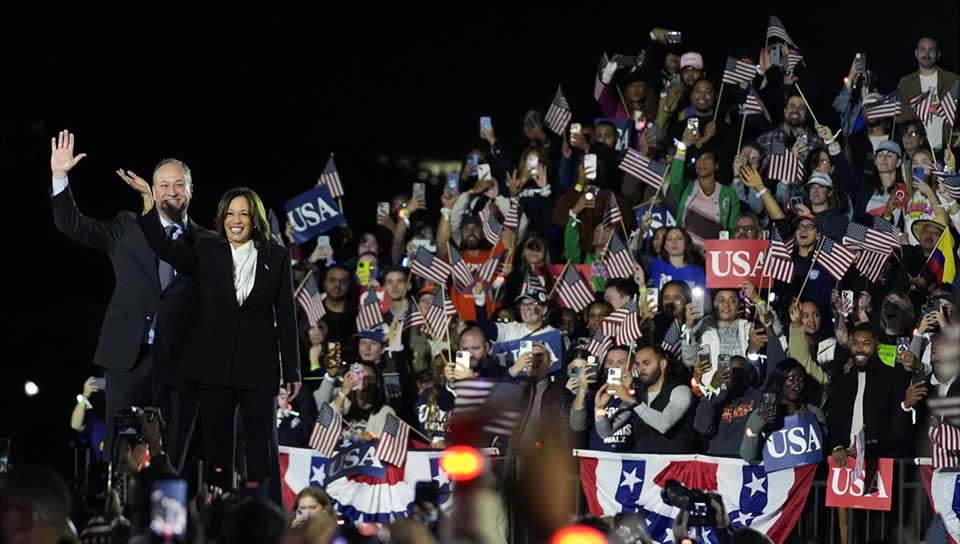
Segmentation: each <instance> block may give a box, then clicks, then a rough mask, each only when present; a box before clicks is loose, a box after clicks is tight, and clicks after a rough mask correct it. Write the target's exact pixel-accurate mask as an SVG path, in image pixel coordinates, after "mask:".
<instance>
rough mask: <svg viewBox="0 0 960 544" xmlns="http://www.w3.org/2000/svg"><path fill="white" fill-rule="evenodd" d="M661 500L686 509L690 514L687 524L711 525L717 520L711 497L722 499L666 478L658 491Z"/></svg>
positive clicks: (714, 494)
mask: <svg viewBox="0 0 960 544" xmlns="http://www.w3.org/2000/svg"><path fill="white" fill-rule="evenodd" d="M660 496H661V497H662V498H663V502H665V503H667V504H669V505H670V506H673V507H675V508H679V509H680V510H686V511H687V513H688V514H689V515H690V519H689V521H687V525H690V526H694V525H706V526H712V525H715V524H716V522H717V511H716V509H715V508H714V507H713V505H712V504H711V503H710V501H711V499H712V500H716V501H717V502H718V503H720V501H721V500H722V499H721V498H720V496H719V495H717V494H716V493H707V492H706V491H701V490H699V489H688V488H687V487H686V486H684V485H683V484H682V483H680V482H678V481H676V480H667V483H666V484H665V485H664V486H663V491H661V492H660Z"/></svg>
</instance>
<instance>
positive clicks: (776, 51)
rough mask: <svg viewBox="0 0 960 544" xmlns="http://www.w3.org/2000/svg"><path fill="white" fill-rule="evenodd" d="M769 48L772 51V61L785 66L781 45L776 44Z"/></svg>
mask: <svg viewBox="0 0 960 544" xmlns="http://www.w3.org/2000/svg"><path fill="white" fill-rule="evenodd" d="M767 50H768V51H769V52H770V63H771V64H773V65H774V66H783V55H782V54H781V52H780V46H779V45H774V46H771V47H770V48H768V49H767Z"/></svg>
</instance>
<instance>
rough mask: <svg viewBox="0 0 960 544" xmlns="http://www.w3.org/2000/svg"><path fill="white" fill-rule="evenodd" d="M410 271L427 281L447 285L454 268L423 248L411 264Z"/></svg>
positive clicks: (419, 249) (418, 249)
mask: <svg viewBox="0 0 960 544" xmlns="http://www.w3.org/2000/svg"><path fill="white" fill-rule="evenodd" d="M410 271H411V272H413V273H414V274H416V275H418V276H420V277H421V278H423V279H425V280H430V281H432V282H434V283H437V284H439V285H446V283H447V278H449V277H450V272H452V271H453V267H452V266H450V265H449V264H448V263H447V262H446V261H444V260H443V259H441V258H440V257H437V256H436V255H434V254H433V253H430V252H429V251H427V250H426V249H424V248H423V247H419V248H417V254H416V256H415V257H414V258H413V262H412V263H410Z"/></svg>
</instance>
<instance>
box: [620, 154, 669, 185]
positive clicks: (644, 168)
mask: <svg viewBox="0 0 960 544" xmlns="http://www.w3.org/2000/svg"><path fill="white" fill-rule="evenodd" d="M620 170H623V171H624V172H626V173H628V174H630V175H631V176H634V177H636V178H638V179H639V180H640V181H642V182H644V183H646V184H647V185H649V186H651V187H653V188H654V189H660V186H661V185H662V184H663V177H664V175H665V174H666V172H667V165H666V164H664V163H662V162H660V161H655V160H652V159H649V158H647V157H645V156H643V155H642V154H641V153H640V152H639V151H634V150H633V149H627V152H626V153H625V154H624V155H623V159H622V160H621V161H620Z"/></svg>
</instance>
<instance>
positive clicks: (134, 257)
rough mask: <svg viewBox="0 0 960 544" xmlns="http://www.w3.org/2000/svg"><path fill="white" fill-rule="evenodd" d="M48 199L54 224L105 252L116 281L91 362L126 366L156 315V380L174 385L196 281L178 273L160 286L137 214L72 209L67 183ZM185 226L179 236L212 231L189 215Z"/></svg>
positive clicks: (200, 235) (154, 257)
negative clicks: (94, 214)
mask: <svg viewBox="0 0 960 544" xmlns="http://www.w3.org/2000/svg"><path fill="white" fill-rule="evenodd" d="M50 201H51V204H52V206H53V220H54V223H55V224H56V226H57V229H59V230H60V232H62V233H63V234H65V235H67V236H68V237H70V238H71V239H73V240H75V241H77V242H79V243H81V244H83V245H85V246H87V247H90V248H93V249H96V250H99V251H102V252H104V253H106V254H107V256H109V257H110V262H111V264H112V265H113V273H114V277H115V278H116V285H115V286H114V288H113V295H111V297H110V305H109V306H107V310H106V313H105V315H104V317H103V325H102V328H101V330H100V339H99V341H98V342H97V351H96V353H95V354H94V356H93V362H94V363H95V364H96V365H98V366H101V367H104V368H109V369H111V370H119V371H126V370H130V369H131V368H133V366H134V364H136V362H137V356H138V354H139V353H140V348H141V345H142V344H143V342H144V341H145V340H146V337H147V331H148V330H149V329H150V325H151V324H152V323H153V321H154V320H156V327H155V329H154V354H153V356H154V361H155V363H154V364H155V371H156V372H157V373H158V377H159V379H160V381H161V383H163V384H164V385H175V384H176V383H177V381H178V378H179V371H178V358H179V353H180V349H181V347H182V345H183V342H184V339H185V338H186V335H187V331H188V330H189V329H190V328H191V327H192V325H193V321H194V317H195V315H196V313H195V311H194V308H195V307H196V305H197V303H198V301H199V299H200V292H199V289H198V282H197V280H196V279H194V278H191V277H185V276H184V275H183V274H177V276H176V277H175V279H174V281H173V282H172V283H171V284H170V285H168V286H167V288H166V290H163V291H161V290H160V276H159V274H158V272H157V268H158V266H159V259H158V257H157V254H156V253H155V252H154V251H153V249H151V247H150V244H148V243H147V240H146V238H144V236H143V232H142V231H141V230H140V227H139V226H138V225H137V216H136V214H134V213H132V212H120V213H119V214H117V216H116V217H114V218H113V219H112V220H107V221H101V220H98V219H92V218H90V217H86V216H84V215H83V214H81V213H80V211H79V210H78V209H77V204H76V202H74V199H73V194H72V193H71V191H70V188H69V187H67V189H65V190H63V191H61V192H60V193H59V194H57V195H55V196H53V197H52V198H51V200H50ZM158 224H159V221H158ZM184 231H185V232H184V234H183V235H184V236H190V237H193V238H196V239H213V234H211V233H210V232H209V231H207V230H206V229H203V228H200V227H198V226H196V225H194V224H193V223H192V222H190V221H189V220H188V221H187V222H186V224H185V225H184Z"/></svg>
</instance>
